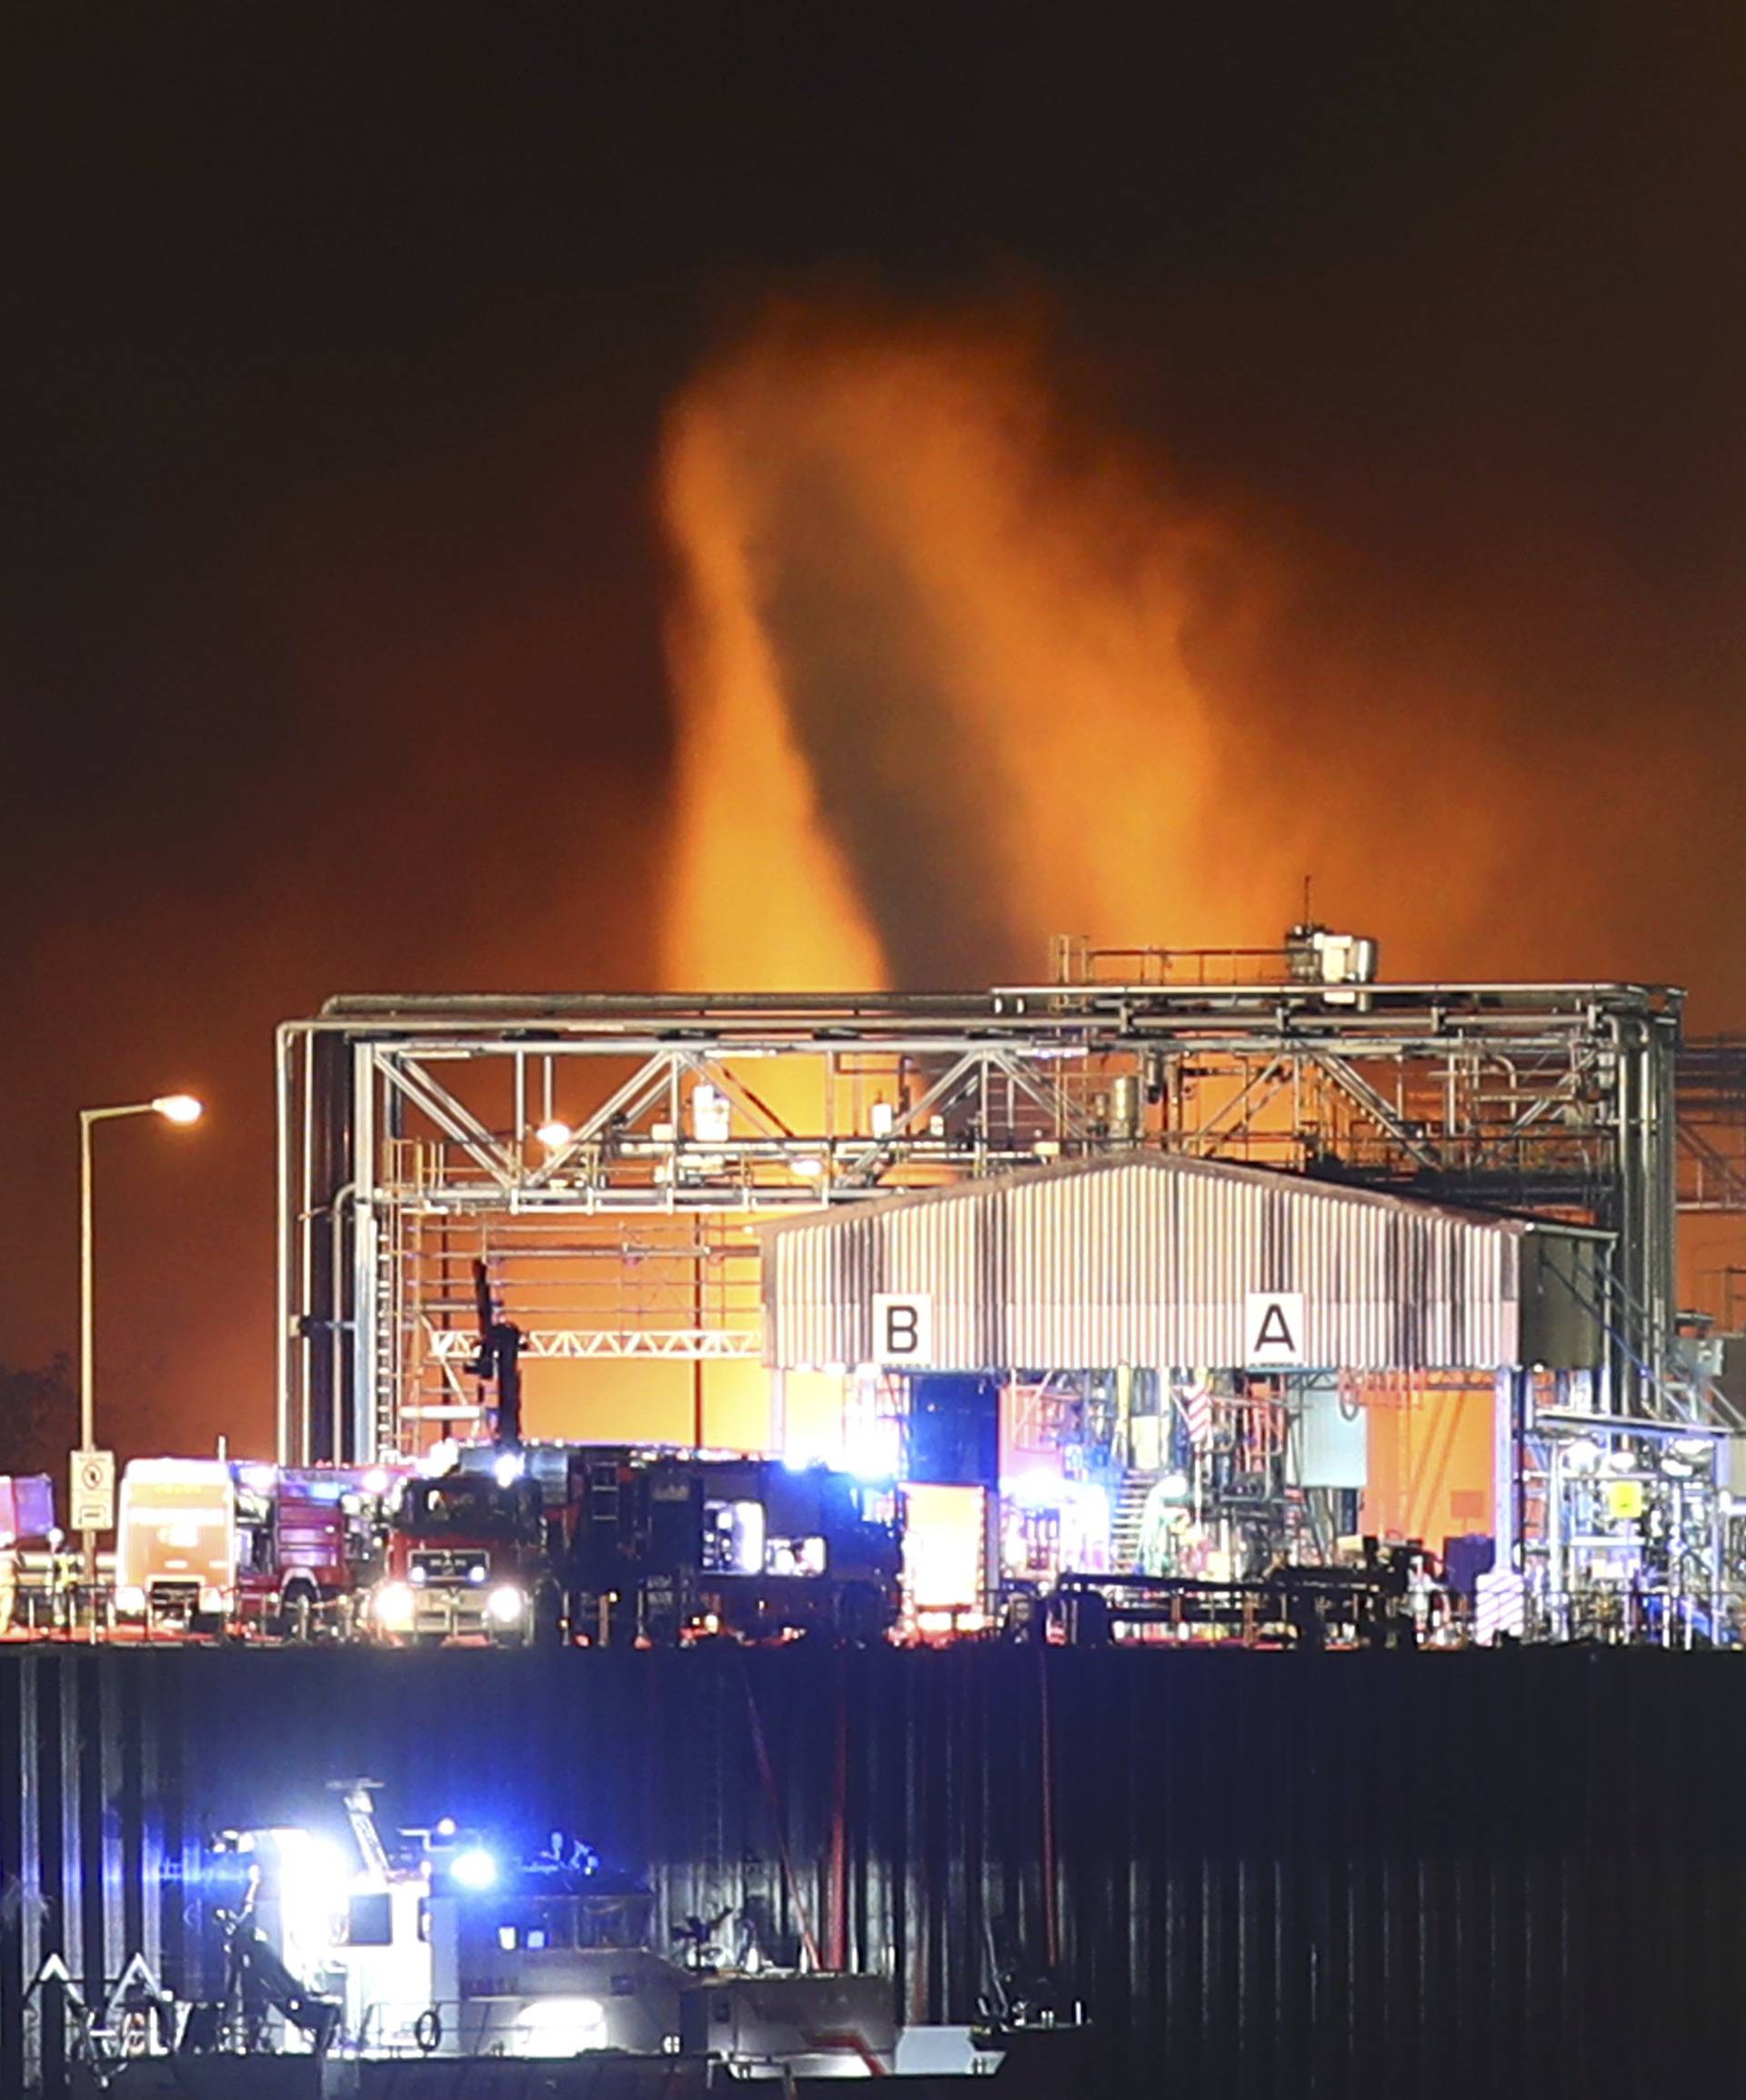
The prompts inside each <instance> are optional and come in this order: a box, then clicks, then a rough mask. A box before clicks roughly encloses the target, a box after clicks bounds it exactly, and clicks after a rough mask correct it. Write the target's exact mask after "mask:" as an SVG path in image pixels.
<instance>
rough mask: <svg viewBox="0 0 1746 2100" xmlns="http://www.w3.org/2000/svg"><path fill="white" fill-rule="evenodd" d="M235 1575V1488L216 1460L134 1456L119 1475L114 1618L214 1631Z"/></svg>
mask: <svg viewBox="0 0 1746 2100" xmlns="http://www.w3.org/2000/svg"><path fill="white" fill-rule="evenodd" d="M235 1586H236V1481H235V1479H234V1478H233V1476H232V1472H231V1469H230V1467H229V1465H228V1464H227V1463H226V1462H225V1461H224V1460H223V1459H216V1458H138V1459H133V1460H131V1461H130V1462H128V1464H127V1466H126V1467H125V1470H124V1471H123V1472H122V1476H121V1500H120V1507H119V1510H118V1511H117V1513H116V1523H115V1615H116V1617H117V1618H120V1619H131V1620H135V1621H139V1622H142V1623H145V1624H146V1626H148V1627H149V1626H151V1625H154V1624H161V1623H167V1624H174V1625H180V1626H183V1627H186V1628H188V1629H190V1630H195V1629H200V1628H206V1629H210V1630H216V1629H217V1628H218V1627H220V1626H222V1625H223V1624H224V1623H225V1621H226V1619H227V1618H228V1617H229V1616H230V1613H231V1609H232V1604H233V1601H234V1597H235Z"/></svg>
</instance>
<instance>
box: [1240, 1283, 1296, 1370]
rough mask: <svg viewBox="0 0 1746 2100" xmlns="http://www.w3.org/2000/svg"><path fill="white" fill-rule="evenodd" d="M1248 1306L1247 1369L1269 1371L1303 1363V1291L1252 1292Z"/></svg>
mask: <svg viewBox="0 0 1746 2100" xmlns="http://www.w3.org/2000/svg"><path fill="white" fill-rule="evenodd" d="M1245 1305H1246V1310H1245V1313H1244V1321H1243V1333H1244V1337H1245V1345H1246V1347H1247V1349H1248V1351H1249V1353H1248V1355H1247V1356H1246V1357H1245V1358H1244V1368H1245V1369H1246V1370H1249V1371H1268V1370H1270V1369H1272V1368H1274V1367H1275V1366H1277V1365H1286V1366H1289V1365H1291V1364H1295V1363H1301V1362H1302V1361H1304V1355H1303V1292H1302V1291H1250V1292H1249V1296H1248V1298H1247V1300H1246V1301H1245Z"/></svg>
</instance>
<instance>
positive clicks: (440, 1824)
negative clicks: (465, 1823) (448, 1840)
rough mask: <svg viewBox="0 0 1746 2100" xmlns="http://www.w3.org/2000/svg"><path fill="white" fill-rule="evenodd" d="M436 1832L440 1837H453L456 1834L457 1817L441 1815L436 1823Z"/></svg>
mask: <svg viewBox="0 0 1746 2100" xmlns="http://www.w3.org/2000/svg"><path fill="white" fill-rule="evenodd" d="M454 1834H455V1818H454V1817H453V1816H452V1815H445V1816H439V1817H438V1818H437V1836H438V1837H453V1836H454Z"/></svg>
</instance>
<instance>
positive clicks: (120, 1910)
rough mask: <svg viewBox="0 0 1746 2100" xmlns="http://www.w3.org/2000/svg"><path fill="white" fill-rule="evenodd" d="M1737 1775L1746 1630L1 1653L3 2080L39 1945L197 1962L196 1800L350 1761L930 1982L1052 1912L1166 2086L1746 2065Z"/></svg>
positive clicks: (676, 1904)
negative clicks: (1679, 1643) (1466, 1648)
mask: <svg viewBox="0 0 1746 2100" xmlns="http://www.w3.org/2000/svg"><path fill="white" fill-rule="evenodd" d="M760 1745H761V1748H760ZM1742 1771H1746V1658H1736V1657H1733V1656H1731V1655H1699V1656H1689V1657H1679V1656H1662V1655H1660V1654H1656V1653H1594V1654H1589V1653H1580V1652H1577V1651H1562V1652H1553V1651H1540V1652H1533V1651H1518V1652H1513V1653H1500V1654H1494V1655H1492V1654H1470V1655H1458V1656H1435V1655H1427V1656H1411V1655H1400V1656H1394V1655H1376V1656H1327V1657H1314V1656H1302V1657H1298V1656H1289V1655H1247V1654H1156V1653H1153V1654H1140V1653H1134V1654H1127V1653H1108V1652H1105V1653H1099V1652H1092V1651H1071V1650H1055V1651H1049V1652H1048V1653H1040V1654H1039V1653H1036V1652H1031V1651H1024V1650H1017V1649H986V1650H981V1649H974V1648H961V1649H958V1650H955V1651H951V1652H947V1653H899V1652H896V1651H876V1652H850V1653H837V1652H832V1651H823V1652H818V1653H814V1652H811V1651H808V1650H805V1649H803V1648H799V1647H797V1648H793V1649H788V1650H785V1651H781V1652H776V1653H753V1654H743V1653H738V1652H735V1651H723V1652H707V1651H696V1652H693V1653H685V1654H655V1653H605V1652H588V1651H576V1652H570V1653H563V1654H559V1655H556V1656H550V1657H545V1656H536V1655H520V1654H506V1655H499V1654H496V1653H483V1652H464V1651H447V1652H441V1653H386V1654H384V1653H371V1652H366V1651H358V1650H347V1651H341V1652H336V1653H318V1652H308V1653H296V1652H289V1651H287V1652H275V1653H223V1652H218V1651H195V1650H183V1651H171V1652H159V1653H128V1652H108V1653H105V1652H90V1651H79V1650H68V1649H64V1650H59V1651H54V1650H39V1651H35V1652H31V1653H25V1652H21V1651H10V1652H6V1653H4V1654H0V1870H3V1872H4V1875H5V1895H4V1897H0V2045H3V2046H0V2092H3V2093H5V2094H11V2093H14V2092H16V2091H18V2090H19V2089H20V2086H21V2083H22V2079H23V2065H24V2055H23V2050H24V2026H25V2023H24V2020H23V2017H22V2013H21V1994H22V1989H23V1984H24V1982H25V1979H26V1978H27V1977H28V1976H29V1974H31V1973H32V1972H33V1971H34V1970H35V1965H36V1964H37V1963H38V1962H39V1960H40V1959H41V1958H42V1956H43V1954H45V1952H47V1951H49V1950H51V1949H55V1948H61V1949H64V1950H65V1954H66V1957H67V1960H68V1963H69V1965H70V1966H71V1967H72V1968H73V1969H74V1970H75V1973H88V1974H96V1973H97V1972H98V1971H99V1970H100V1969H101V1970H106V1972H107V1973H108V1974H111V1975H113V1974H115V1972H116V1970H117V1969H118V1968H119V1966H120V1965H121V1963H122V1961H123V1960H124V1959H125V1956H126V1954H129V1953H131V1952H133V1951H134V1950H135V1949H141V1950H143V1951H144V1952H145V1954H146V1956H147V1958H148V1959H149V1960H150V1961H151V1962H152V1963H153V1964H154V1965H155V1966H156V1967H158V1968H159V1969H160V1971H161V1972H162V1973H163V1974H165V1977H166V1981H167V1982H168V1983H170V1984H172V1986H173V1987H176V1988H179V1989H182V1990H185V1991H190V1992H194V1991H197V1990H198V1989H200V1988H201V1987H202V1972H201V1962H202V1958H203V1957H202V1947H203V1944H204V1935H203V1934H202V1931H201V1924H202V1920H203V1918H204V1916H205V1914H206V1912H207V1911H209V1909H210V1905H211V1903H212V1900H213V1897H214V1893H215V1892H214V1891H213V1889H212V1887H211V1886H210V1885H209V1884H203V1881H202V1878H201V1856H202V1846H203V1841H204V1838H205V1836H206V1834H207V1833H208V1832H209V1831H210V1830H211V1829H213V1828H215V1827H218V1826H221V1825H223V1824H227V1823H236V1824H250V1823H255V1824H258V1823H268V1822H274V1821H279V1820H289V1819H292V1818H294V1817H295V1818H299V1819H300V1818H301V1817H302V1816H303V1815H304V1814H307V1813H308V1812H309V1811H310V1810H311V1809H312V1808H314V1809H316V1810H319V1809H320V1808H321V1807H322V1805H323V1803H324V1798H326V1807H327V1810H328V1812H330V1813H331V1806H332V1804H331V1797H324V1783H326V1781H328V1780H331V1779H339V1778H346V1777H349V1776H353V1775H357V1774H367V1775H369V1776H371V1777H373V1778H376V1779H378V1780H380V1781H381V1782H382V1783H383V1786H384V1792H383V1794H382V1797H381V1798H382V1804H383V1813H384V1817H385V1820H386V1821H390V1822H406V1823H415V1822H430V1821H434V1820H435V1819H436V1818H437V1817H438V1816H440V1815H442V1814H453V1815H455V1816H457V1818H459V1819H460V1820H462V1821H463V1822H467V1823H477V1824H496V1825H498V1826H501V1827H503V1828H504V1829H506V1830H508V1831H513V1832H515V1833H517V1834H520V1835H522V1836H524V1837H527V1838H538V1837H542V1836H543V1835H544V1834H546V1833H547V1832H548V1831H549V1830H551V1829H554V1828H557V1829H562V1830H565V1831H567V1832H573V1833H576V1834H580V1835H582V1836H584V1837H586V1838H587V1840H588V1841H589V1842H590V1843H591V1844H594V1845H595V1846H596V1847H597V1849H598V1850H599V1851H600V1853H601V1854H603V1855H604V1856H605V1857H606V1858H607V1859H608V1860H611V1861H615V1862H617V1863H619V1864H625V1865H628V1866H632V1867H635V1868H636V1869H637V1870H638V1871H642V1872H647V1873H648V1874H652V1875H653V1876H654V1877H655V1881H656V1884H657V1887H658V1888H659V1889H660V1891H661V1893H662V1894H663V1896H664V1898H665V1901H666V1904H667V1915H668V1917H669V1919H671V1920H672V1921H674V1922H677V1920H679V1919H680V1918H682V1917H684V1916H685V1915H686V1914H689V1913H697V1914H700V1915H703V1916H705V1917H714V1916H715V1915H716V1914H717V1913H718V1912H720V1911H722V1910H723V1909H725V1908H731V1909H732V1910H734V1911H739V1910H742V1909H745V1908H747V1907H748V1906H749V1907H750V1908H751V1909H753V1910H754V1911H763V1912H765V1913H767V1914H768V1917H769V1919H770V1921H771V1929H772V1930H773V1931H774V1932H775V1933H776V1934H779V1935H789V1936H798V1935H800V1934H804V1933H809V1934H810V1935H811V1936H812V1938H813V1940H814V1941H815V1943H816V1944H818V1947H819V1949H820V1951H821V1953H822V1954H823V1955H824V1956H825V1958H827V1959H835V1958H837V1957H838V1955H841V1956H843V1957H846V1958H847V1960H848V1961H849V1962H850V1963H852V1964H872V1965H877V1966H883V1967H886V1968H888V1970H890V1971H891V1972H892V1973H893V1974H895V1975H896V1977H897V1978H898V1983H899V1986H900V1989H901V1992H902V1995H903V1999H904V2003H905V2006H906V2009H907V2011H908V2015H909V2016H910V2017H911V2018H925V2019H948V2020H949V2019H959V2020H961V2019H965V2018H967V2017H969V2016H970V2015H971V2014H972V2013H973V2011H974V2007H975V2002H976V1998H977V1994H978V1991H979V1990H981V1989H982V1988H983V1987H984V1986H985V1985H986V1983H987V1980H988V1945H989V1941H990V1937H991V1936H992V1935H995V1934H1000V1935H1010V1936H1013V1937H1016V1938H1018V1939H1019V1940H1021V1941H1023V1942H1025V1943H1027V1944H1029V1946H1030V1948H1031V1949H1032V1950H1033V1951H1034V1952H1035V1954H1037V1955H1038V1956H1039V1958H1041V1957H1043V1956H1045V1955H1046V1954H1048V1953H1049V1951H1050V1949H1051V1947H1052V1949H1053V1951H1054V1953H1055V1954H1056V1955H1057V1956H1058V1958H1059V1963H1060V1964H1061V1966H1062V1968H1063V1969H1064V1970H1065V1972H1066V1973H1067V1974H1068V1975H1069V1977H1070V1979H1071V1980H1072V1983H1073V1984H1074V1985H1075V1987H1076V1988H1077V1989H1078V1990H1079V1992H1081V1993H1082V1994H1083V1995H1084V1996H1085V1998H1086V1999H1087V2000H1088V2002H1089V2005H1090V2007H1091V2009H1092V2011H1093V2013H1094V2015H1096V2017H1097V2018H1098V2019H1099V2021H1100V2022H1103V2023H1106V2024H1107V2025H1109V2026H1110V2027H1112V2028H1116V2029H1120V2030H1124V2031H1132V2032H1133V2033H1134V2034H1135V2035H1144V2036H1145V2037H1146V2042H1145V2047H1146V2053H1147V2062H1148V2075H1147V2076H1146V2078H1145V2080H1144V2084H1143V2085H1142V2086H1141V2087H1140V2088H1139V2089H1141V2090H1145V2091H1148V2092H1152V2091H1157V2092H1161V2093H1169V2092H1179V2093H1184V2094H1194V2095H1198V2094H1202V2093H1204V2094H1208V2095H1213V2094H1218V2095H1249V2094H1256V2095H1261V2094H1269V2095H1271V2094H1279V2095H1320V2094H1326V2095H1334V2094H1342V2095H1343V2094H1345V2093H1348V2092H1351V2091H1355V2090H1359V2089H1361V2088H1364V2087H1371V2088H1374V2089H1376V2090H1378V2091H1379V2092H1380V2091H1384V2090H1389V2091H1393V2092H1397V2093H1437V2094H1443V2093H1449V2094H1457V2093H1460V2094H1462V2095H1471V2094H1475V2093H1485V2094H1515V2093H1521V2094H1524V2095H1553V2094H1570V2095H1582V2096H1583V2100H1589V2096H1590V2095H1602V2096H1603V2095H1612V2094H1620V2095H1624V2094H1627V2093H1629V2094H1631V2095H1641V2094H1643V2093H1646V2092H1657V2091H1666V2090H1670V2089H1671V2087H1672V2085H1674V2084H1675V2083H1676V2082H1677V2081H1678V2080H1680V2079H1681V2078H1682V2077H1687V2076H1694V2075H1702V2074H1705V2073H1711V2074H1714V2075H1722V2076H1723V2077H1724V2079H1725V2078H1726V2077H1727V2076H1728V2075H1735V2074H1739V2073H1740V2072H1741V2068H1742V2066H1746V1826H1743V1825H1742V1819H1741V1815H1740V1814H1739V1812H1738V1810H1737V1809H1736V1808H1735V1806H1734V1804H1733V1793H1734V1783H1735V1776H1736V1774H1738V1773H1741V1772H1742ZM785 1849H786V1852H787V1854H788V1862H789V1869H788V1871H786V1872H785V1869H784V1866H783V1864H782V1860H783V1854H784V1851H785ZM730 1929H731V1928H730V1927H728V1926H724V1927H723V1930H724V1932H726V1931H728V1930H730Z"/></svg>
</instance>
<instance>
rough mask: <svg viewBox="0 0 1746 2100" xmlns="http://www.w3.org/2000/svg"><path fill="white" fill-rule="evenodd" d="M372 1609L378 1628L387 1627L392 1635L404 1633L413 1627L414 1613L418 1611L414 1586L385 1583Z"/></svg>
mask: <svg viewBox="0 0 1746 2100" xmlns="http://www.w3.org/2000/svg"><path fill="white" fill-rule="evenodd" d="M372 1609H373V1610H374V1612H375V1613H376V1624H377V1625H378V1626H382V1627H385V1628H386V1630H387V1632H389V1633H405V1632H406V1628H407V1627H408V1626H410V1625H411V1623H412V1617H413V1613H414V1612H415V1611H416V1609H417V1600H416V1598H415V1597H414V1596H413V1593H412V1585H411V1584H410V1583H384V1584H383V1585H382V1587H381V1588H380V1589H379V1590H378V1591H377V1592H376V1603H375V1604H374V1605H373V1606H372Z"/></svg>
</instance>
